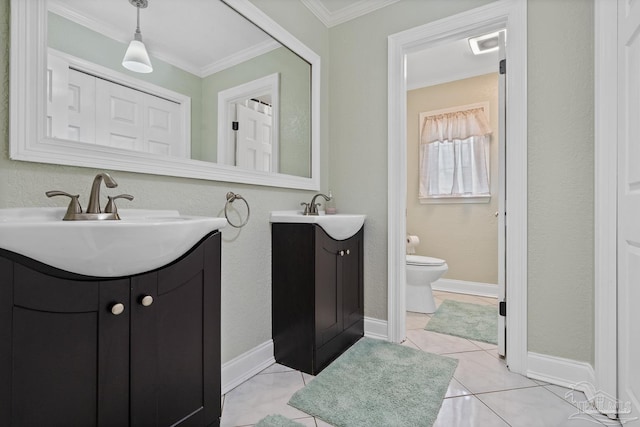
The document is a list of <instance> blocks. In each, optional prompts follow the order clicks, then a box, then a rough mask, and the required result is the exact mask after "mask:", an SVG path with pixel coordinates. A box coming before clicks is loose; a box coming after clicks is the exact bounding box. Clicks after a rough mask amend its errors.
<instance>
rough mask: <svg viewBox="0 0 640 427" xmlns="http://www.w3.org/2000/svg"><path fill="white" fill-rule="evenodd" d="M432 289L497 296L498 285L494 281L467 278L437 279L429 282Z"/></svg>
mask: <svg viewBox="0 0 640 427" xmlns="http://www.w3.org/2000/svg"><path fill="white" fill-rule="evenodd" d="M431 289H433V290H434V291H445V292H455V293H457V294H467V295H476V296H479V297H489V298H498V285H496V284H495V283H482V282H470V281H467V280H456V279H438V280H436V281H435V282H433V283H432V284H431Z"/></svg>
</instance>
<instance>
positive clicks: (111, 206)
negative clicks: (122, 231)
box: [104, 194, 133, 214]
mask: <svg viewBox="0 0 640 427" xmlns="http://www.w3.org/2000/svg"><path fill="white" fill-rule="evenodd" d="M107 197H108V198H109V201H108V202H107V206H106V207H105V208H104V213H112V214H117V213H118V207H117V206H116V202H115V200H116V199H127V200H129V201H131V200H133V196H131V195H129V194H118V195H117V196H107Z"/></svg>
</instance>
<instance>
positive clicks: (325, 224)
mask: <svg viewBox="0 0 640 427" xmlns="http://www.w3.org/2000/svg"><path fill="white" fill-rule="evenodd" d="M366 217H367V216H366V215H360V214H336V215H325V214H324V211H321V212H320V214H319V215H302V212H299V211H274V212H271V219H270V221H271V222H288V223H310V224H318V225H319V226H320V227H322V229H323V230H324V231H326V232H327V234H328V235H329V236H331V237H332V238H334V239H335V240H345V239H348V238H349V237H351V236H353V235H354V234H356V233H357V232H358V230H360V228H362V225H363V224H364V220H365V218H366Z"/></svg>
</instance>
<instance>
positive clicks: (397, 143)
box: [387, 0, 527, 374]
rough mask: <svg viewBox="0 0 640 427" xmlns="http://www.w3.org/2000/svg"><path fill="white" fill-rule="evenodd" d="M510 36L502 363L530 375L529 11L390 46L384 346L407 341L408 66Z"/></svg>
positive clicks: (451, 22) (475, 13) (466, 19)
mask: <svg viewBox="0 0 640 427" xmlns="http://www.w3.org/2000/svg"><path fill="white" fill-rule="evenodd" d="M492 26H493V27H495V28H496V29H497V28H506V29H507V38H508V44H507V49H506V51H507V58H508V64H507V78H506V86H507V117H508V126H507V147H508V150H507V158H506V164H507V166H508V167H507V172H506V175H507V183H508V187H507V194H506V199H507V202H508V206H507V212H508V215H507V218H506V224H507V230H508V233H507V238H506V250H507V253H508V254H509V257H508V259H507V262H506V268H507V271H506V287H507V295H508V306H507V321H506V322H507V360H508V364H509V368H510V369H511V370H512V371H514V372H518V373H522V374H524V373H526V371H527V4H526V2H524V1H518V0H507V1H499V2H494V3H491V4H488V5H486V6H483V7H480V8H476V9H473V10H469V11H466V12H463V13H460V14H457V15H454V16H450V17H447V18H444V19H441V20H438V21H435V22H431V23H429V24H426V25H423V26H420V27H416V28H412V29H410V30H406V31H403V32H400V33H397V34H393V35H391V36H389V39H388V44H389V50H388V67H389V69H388V73H389V76H388V78H389V82H388V84H389V86H388V102H389V106H388V236H389V237H388V314H387V319H388V338H389V340H390V341H393V342H401V341H402V340H404V338H405V236H406V216H405V210H406V205H407V203H406V201H407V194H406V193H407V182H406V181H407V175H406V161H407V152H406V151H407V150H406V123H407V120H406V115H407V113H406V87H407V85H406V79H405V71H406V62H405V55H406V54H407V53H410V52H412V51H416V50H421V49H424V48H426V47H430V46H436V45H438V44H442V43H447V42H450V41H453V40H455V39H460V38H461V37H469V36H472V35H477V34H476V32H477V31H478V29H487V28H488V27H492Z"/></svg>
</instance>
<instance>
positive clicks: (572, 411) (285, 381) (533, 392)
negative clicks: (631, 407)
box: [221, 291, 620, 427]
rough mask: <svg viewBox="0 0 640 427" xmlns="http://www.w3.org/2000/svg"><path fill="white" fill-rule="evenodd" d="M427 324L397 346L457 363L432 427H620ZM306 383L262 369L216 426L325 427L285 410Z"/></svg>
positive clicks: (235, 393)
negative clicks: (278, 422) (294, 425)
mask: <svg viewBox="0 0 640 427" xmlns="http://www.w3.org/2000/svg"><path fill="white" fill-rule="evenodd" d="M434 296H435V298H436V305H439V304H440V303H442V301H443V300H445V299H455V300H458V301H465V302H473V303H478V304H488V305H497V302H496V300H495V299H494V298H483V297H476V296H470V295H462V294H453V293H446V292H438V291H435V292H434ZM430 318H431V317H430V316H429V315H426V314H418V313H407V340H406V341H405V342H404V343H403V345H406V346H409V347H413V348H416V349H418V350H422V351H428V352H431V353H437V354H443V355H447V356H448V357H453V358H456V359H458V360H459V363H458V367H457V369H456V371H455V373H454V375H453V379H452V380H451V383H450V384H449V389H448V391H447V394H446V397H445V399H444V401H443V403H442V407H441V409H440V413H439V415H438V419H437V420H436V422H435V424H434V427H456V426H460V427H461V426H482V427H493V426H501V427H504V426H512V427H529V426H541V427H556V426H558V427H559V426H567V427H582V426H597V425H608V426H610V425H618V426H619V425H620V424H619V423H617V422H613V421H611V420H609V419H608V418H606V417H604V416H598V415H595V416H591V415H588V414H584V413H580V412H579V411H578V409H577V408H576V407H575V406H574V405H575V402H581V401H584V400H586V398H585V397H584V394H582V393H581V392H572V391H571V390H569V389H565V388H562V387H558V386H555V385H550V384H547V383H543V382H541V381H534V380H530V379H528V378H525V377H523V376H521V375H518V374H514V373H511V372H509V370H508V369H507V368H506V366H505V363H504V361H503V360H501V359H500V357H499V356H498V354H497V351H496V346H495V345H492V344H486V343H482V342H477V341H472V340H468V339H464V338H457V337H453V336H448V335H443V334H438V333H435V332H429V331H425V330H424V327H425V326H426V324H427V323H428V322H429V319H430ZM311 380H313V377H312V376H311V375H307V374H305V373H301V372H299V371H294V370H292V369H289V368H287V367H285V366H281V365H278V364H276V365H273V366H271V367H270V368H268V369H265V370H264V371H262V372H261V373H260V374H258V375H256V376H254V377H253V378H251V379H250V380H248V381H246V382H245V383H243V384H241V385H239V386H238V387H236V388H235V389H233V390H231V391H230V392H228V393H227V394H226V395H225V396H224V397H223V408H222V422H221V426H222V427H238V426H243V427H244V426H252V425H255V424H256V423H257V422H258V421H259V420H261V419H262V418H264V417H265V416H267V415H269V414H281V415H284V416H285V417H288V418H290V419H293V420H296V421H297V422H299V423H301V424H303V425H305V426H309V427H326V426H329V424H327V423H325V422H323V421H322V420H319V419H316V418H314V417H310V416H309V415H307V414H305V413H304V412H301V411H298V410H297V409H295V408H293V407H291V406H288V405H287V402H288V401H289V399H290V397H291V396H292V395H293V393H295V392H296V391H297V390H299V389H300V388H302V387H304V385H305V384H306V383H308V382H309V381H311ZM572 401H573V402H574V403H573V404H572V403H571V402H572ZM371 427H378V426H371ZM379 427H393V426H379Z"/></svg>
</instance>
